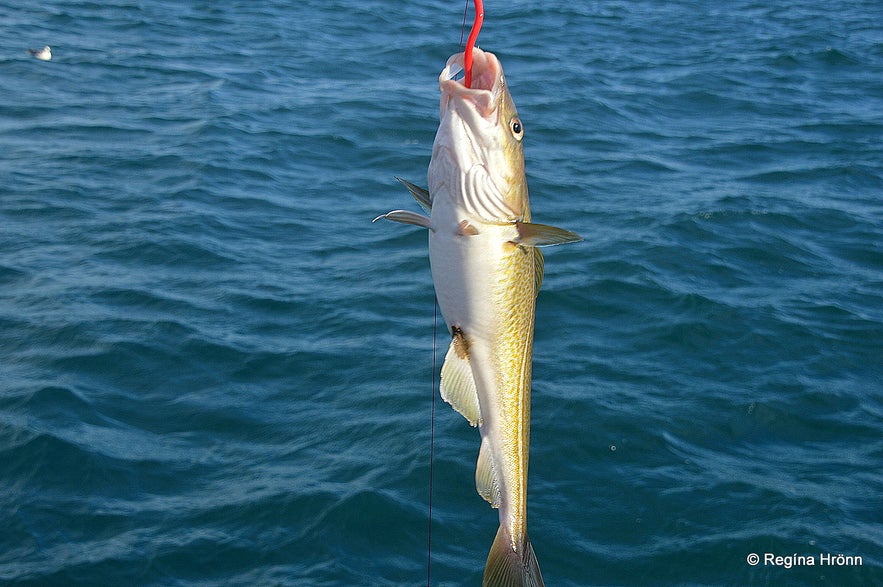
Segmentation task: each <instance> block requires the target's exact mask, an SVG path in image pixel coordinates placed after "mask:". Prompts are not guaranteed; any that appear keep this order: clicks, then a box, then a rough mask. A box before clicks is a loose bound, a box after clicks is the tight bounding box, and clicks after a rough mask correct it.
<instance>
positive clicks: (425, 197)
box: [396, 176, 432, 212]
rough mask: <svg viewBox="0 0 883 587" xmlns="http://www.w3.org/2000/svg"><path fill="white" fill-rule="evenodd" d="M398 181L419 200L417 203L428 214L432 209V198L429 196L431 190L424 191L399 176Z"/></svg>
mask: <svg viewBox="0 0 883 587" xmlns="http://www.w3.org/2000/svg"><path fill="white" fill-rule="evenodd" d="M396 179H397V180H399V183H401V184H402V185H403V186H405V187H406V188H408V191H409V192H410V193H411V195H412V196H414V199H415V200H417V203H418V204H420V207H421V208H423V209H424V210H425V211H427V212H429V211H430V210H431V209H432V197H431V196H430V195H429V190H427V189H424V188H422V187H420V186H419V185H414V184H413V183H411V182H410V181H408V180H407V179H402V178H401V177H398V176H396Z"/></svg>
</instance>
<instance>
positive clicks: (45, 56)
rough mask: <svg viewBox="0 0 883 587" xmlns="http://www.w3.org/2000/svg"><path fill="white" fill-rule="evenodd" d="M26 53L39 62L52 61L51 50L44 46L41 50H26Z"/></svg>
mask: <svg viewBox="0 0 883 587" xmlns="http://www.w3.org/2000/svg"><path fill="white" fill-rule="evenodd" d="M28 52H29V53H30V54H31V55H33V56H34V57H36V58H37V59H39V60H41V61H49V60H50V59H52V49H50V48H49V45H46V46H45V47H43V48H42V49H28Z"/></svg>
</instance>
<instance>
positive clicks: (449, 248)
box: [384, 48, 580, 587]
mask: <svg viewBox="0 0 883 587" xmlns="http://www.w3.org/2000/svg"><path fill="white" fill-rule="evenodd" d="M473 56H474V64H473V81H472V87H471V88H466V87H465V86H464V85H463V83H462V82H461V81H460V80H457V79H454V76H455V75H456V74H457V73H458V72H459V70H460V69H461V67H462V63H463V54H462V53H460V54H456V55H454V56H452V57H451V58H450V59H449V60H448V63H447V65H446V67H445V69H444V70H443V71H442V73H441V75H440V76H439V85H440V88H441V92H442V97H441V116H440V118H441V120H440V124H439V129H438V132H437V134H436V138H435V143H434V145H433V152H432V159H431V162H430V165H429V174H428V175H429V191H428V193H427V192H425V191H424V190H421V189H420V188H418V187H416V186H414V185H412V184H409V183H407V182H403V183H405V185H406V186H407V187H408V189H409V190H410V191H411V193H412V194H413V195H414V196H415V197H416V198H417V200H418V201H419V202H420V203H421V205H423V206H424V208H428V209H429V210H430V217H429V218H426V217H425V216H421V215H418V214H415V213H412V212H407V211H403V210H396V211H393V212H390V213H388V214H386V215H384V217H385V218H388V219H390V220H395V221H398V222H405V223H409V224H416V225H419V226H424V227H426V228H428V229H429V255H430V264H431V267H432V278H433V283H434V284H435V290H436V296H437V298H438V303H439V306H440V307H441V311H442V315H443V316H444V319H445V323H446V324H447V326H448V330H449V331H450V333H451V337H452V340H451V345H450V348H449V349H448V352H447V355H446V356H445V362H444V365H443V367H442V372H441V394H442V397H443V398H444V399H445V400H446V401H447V402H448V403H450V404H451V405H452V406H453V407H454V408H455V409H456V410H457V411H458V412H460V413H461V414H463V416H464V417H466V418H467V419H468V420H469V422H470V423H471V424H472V425H473V426H477V427H478V429H479V431H480V433H481V448H480V450H479V457H478V465H477V467H476V474H475V481H476V488H477V490H478V492H479V494H480V495H481V496H482V497H484V498H485V499H486V500H487V501H488V502H490V504H491V505H492V506H493V507H495V508H499V518H500V528H499V530H498V531H497V536H496V538H495V540H494V543H493V545H492V547H491V550H490V553H489V554H488V560H487V565H486V567H485V573H484V581H483V585H485V586H486V587H504V586H505V587H509V586H516V585H518V586H520V585H532V586H533V585H543V580H542V576H541V574H540V570H539V566H538V564H537V560H536V556H535V555H534V552H533V547H532V546H531V543H530V539H529V538H528V535H527V470H528V455H529V444H530V389H531V362H532V356H533V332H534V320H535V302H536V296H537V293H538V291H539V287H540V284H541V282H542V277H543V257H542V254H541V253H540V251H539V249H538V248H537V247H538V246H543V245H553V244H561V243H565V242H573V241H577V240H580V237H579V236H577V235H575V234H574V233H572V232H569V231H566V230H563V229H559V228H554V227H551V226H545V225H540V224H533V223H531V222H530V204H529V200H528V193H527V182H526V179H525V174H524V154H523V147H522V138H523V135H524V129H523V127H522V123H521V120H520V119H519V118H518V114H517V112H516V110H515V104H514V103H513V101H512V97H511V96H510V94H509V91H508V89H507V87H506V80H505V77H504V75H503V70H502V67H501V66H500V62H499V61H498V60H497V58H496V57H495V56H494V55H493V54H492V53H488V52H484V51H481V50H480V49H478V48H476V49H475V50H474V53H473Z"/></svg>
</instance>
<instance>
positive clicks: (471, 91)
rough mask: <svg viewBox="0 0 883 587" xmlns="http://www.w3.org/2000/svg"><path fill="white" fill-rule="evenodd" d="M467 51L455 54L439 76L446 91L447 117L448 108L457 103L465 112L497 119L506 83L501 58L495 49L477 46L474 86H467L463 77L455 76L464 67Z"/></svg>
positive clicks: (442, 97) (474, 50) (474, 55)
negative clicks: (498, 57) (488, 49)
mask: <svg viewBox="0 0 883 587" xmlns="http://www.w3.org/2000/svg"><path fill="white" fill-rule="evenodd" d="M464 55H465V54H464V53H456V54H454V55H451V57H450V58H448V62H447V63H446V64H445V68H444V69H443V70H442V72H441V74H440V75H439V76H438V84H439V88H440V89H441V93H442V96H441V115H442V117H444V114H445V112H446V111H447V110H448V109H449V108H452V107H453V108H455V109H456V110H458V111H459V112H460V114H461V115H466V116H469V114H472V113H475V114H478V115H479V116H481V117H482V118H484V119H486V120H489V121H492V122H495V120H491V119H492V118H493V117H494V115H495V114H496V112H497V104H499V98H500V94H501V93H502V90H503V84H504V82H503V68H502V66H501V65H500V60H499V59H497V56H496V55H494V54H493V53H489V52H487V51H482V50H481V49H479V48H478V47H475V48H474V49H473V52H472V87H471V88H467V87H466V86H465V84H464V83H463V79H462V78H460V79H454V78H455V77H456V76H457V74H458V73H460V72H461V71H463V60H464ZM467 111H469V112H467ZM473 115H474V114H473Z"/></svg>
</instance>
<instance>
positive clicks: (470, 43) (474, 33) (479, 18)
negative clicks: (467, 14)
mask: <svg viewBox="0 0 883 587" xmlns="http://www.w3.org/2000/svg"><path fill="white" fill-rule="evenodd" d="M482 23H484V2H482V0H475V20H474V21H472V30H470V31H469V37H468V38H467V39H466V49H465V50H464V51H463V69H464V71H465V72H466V75H465V78H464V79H463V85H464V86H466V87H467V88H471V87H472V50H473V49H474V48H475V41H476V39H478V32H479V31H480V30H481V25H482Z"/></svg>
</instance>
